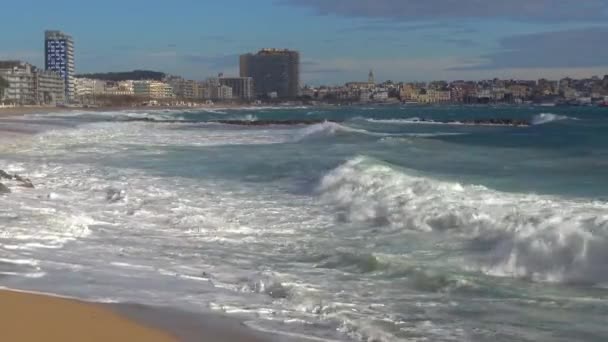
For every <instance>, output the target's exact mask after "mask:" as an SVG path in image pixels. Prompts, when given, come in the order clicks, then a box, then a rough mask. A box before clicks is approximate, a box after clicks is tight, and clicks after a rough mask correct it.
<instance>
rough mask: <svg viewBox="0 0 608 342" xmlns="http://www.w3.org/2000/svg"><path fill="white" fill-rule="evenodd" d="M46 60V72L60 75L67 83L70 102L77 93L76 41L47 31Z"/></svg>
mask: <svg viewBox="0 0 608 342" xmlns="http://www.w3.org/2000/svg"><path fill="white" fill-rule="evenodd" d="M44 52H45V54H44V58H45V63H44V64H45V65H44V68H45V69H46V70H52V71H54V72H56V73H57V74H59V76H61V77H62V78H63V80H64V83H65V96H66V98H67V100H68V101H71V100H72V99H73V98H74V95H75V93H76V89H75V83H74V73H75V66H74V40H73V39H72V36H70V35H67V34H65V33H63V32H61V31H46V32H45V39H44Z"/></svg>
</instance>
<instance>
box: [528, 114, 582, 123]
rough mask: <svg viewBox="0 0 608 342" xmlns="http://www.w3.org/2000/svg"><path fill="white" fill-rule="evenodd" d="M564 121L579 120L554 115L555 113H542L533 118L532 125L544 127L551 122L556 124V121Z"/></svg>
mask: <svg viewBox="0 0 608 342" xmlns="http://www.w3.org/2000/svg"><path fill="white" fill-rule="evenodd" d="M562 120H578V119H577V118H571V117H569V116H566V115H558V114H553V113H541V114H538V115H535V116H534V117H533V118H532V125H535V126H536V125H543V124H546V123H549V122H554V121H562Z"/></svg>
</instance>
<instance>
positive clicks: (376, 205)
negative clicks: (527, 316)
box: [317, 157, 608, 284]
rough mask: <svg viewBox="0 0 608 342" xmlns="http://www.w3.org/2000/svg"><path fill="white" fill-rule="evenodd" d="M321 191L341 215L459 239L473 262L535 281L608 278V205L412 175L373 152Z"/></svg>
mask: <svg viewBox="0 0 608 342" xmlns="http://www.w3.org/2000/svg"><path fill="white" fill-rule="evenodd" d="M317 191H318V192H319V194H320V195H321V198H322V199H323V200H324V201H325V202H326V203H329V204H331V205H334V206H335V207H336V208H337V210H338V212H339V215H338V217H339V218H340V219H341V220H344V221H347V222H364V223H370V224H374V225H384V226H392V227H394V228H398V229H404V230H414V231H421V232H438V233H444V234H447V235H449V236H450V238H452V237H453V238H457V239H460V240H459V241H461V242H462V244H463V247H462V248H464V249H465V251H466V255H467V259H468V260H471V261H473V262H474V265H473V266H472V268H474V269H475V270H481V271H484V272H485V273H488V274H492V275H497V276H509V277H521V278H530V279H533V280H537V281H550V282H568V283H585V284H597V283H604V282H608V214H606V213H607V212H608V204H606V203H600V202H578V201H573V200H566V199H561V198H554V197H549V196H538V195H528V194H509V193H502V192H498V191H494V190H490V189H488V188H486V187H483V186H476V185H462V184H459V183H454V182H446V181H439V180H435V179H432V178H426V177H420V176H415V175H411V174H408V173H407V172H406V170H400V169H398V168H396V167H394V166H391V165H389V164H385V163H382V162H379V161H376V160H374V159H371V158H367V157H357V158H354V159H352V160H350V161H348V162H346V163H345V164H343V165H342V166H339V167H338V168H336V169H335V170H333V171H331V172H330V173H328V174H327V175H326V176H325V177H324V178H323V179H322V181H321V183H320V185H319V186H318V189H317Z"/></svg>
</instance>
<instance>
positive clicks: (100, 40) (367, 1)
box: [0, 0, 608, 85]
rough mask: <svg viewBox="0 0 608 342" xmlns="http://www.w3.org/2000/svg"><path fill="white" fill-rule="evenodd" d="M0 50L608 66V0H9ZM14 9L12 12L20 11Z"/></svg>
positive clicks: (354, 72)
mask: <svg viewBox="0 0 608 342" xmlns="http://www.w3.org/2000/svg"><path fill="white" fill-rule="evenodd" d="M2 12H3V15H2V19H1V20H0V59H19V60H25V61H28V62H30V63H33V64H34V65H39V66H43V63H44V55H43V46H44V42H43V40H44V30H47V29H57V30H62V31H64V32H66V33H69V34H71V35H72V36H73V37H74V40H75V49H76V69H77V73H89V72H107V71H126V70H134V69H147V70H156V71H163V72H166V73H169V74H174V75H180V76H183V77H185V78H188V79H196V80H203V79H205V78H206V77H210V76H213V75H215V74H217V73H219V72H223V73H224V74H225V75H238V55H239V54H242V53H247V52H255V51H257V50H259V49H260V48H264V47H275V48H289V49H295V50H298V51H300V53H301V59H302V66H301V67H302V76H301V78H302V83H303V84H311V85H319V84H340V83H344V82H346V81H363V80H366V79H367V74H368V72H369V70H370V69H373V70H374V73H375V75H376V79H377V80H378V81H383V80H393V81H408V82H409V81H429V80H440V79H444V80H455V79H464V80H475V79H486V78H494V77H499V78H518V79H537V78H541V77H544V78H550V79H558V78H561V77H566V76H570V77H589V76H592V75H599V76H603V75H605V74H608V0H230V1H208V0H172V1H158V0H104V1H82V0H54V1H52V2H50V1H47V0H21V1H7V3H5V4H3V5H2ZM9 13H10V15H7V14H9Z"/></svg>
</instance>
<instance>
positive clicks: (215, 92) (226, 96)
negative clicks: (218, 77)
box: [209, 84, 233, 101]
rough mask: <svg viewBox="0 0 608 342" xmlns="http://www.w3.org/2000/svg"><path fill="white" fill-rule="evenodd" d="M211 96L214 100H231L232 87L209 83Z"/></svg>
mask: <svg viewBox="0 0 608 342" xmlns="http://www.w3.org/2000/svg"><path fill="white" fill-rule="evenodd" d="M209 98H210V99H211V100H214V101H229V100H232V98H233V93H232V88H230V87H229V86H225V85H221V84H219V85H209Z"/></svg>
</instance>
